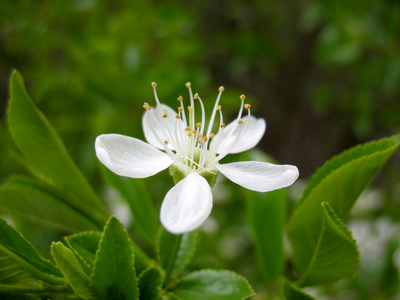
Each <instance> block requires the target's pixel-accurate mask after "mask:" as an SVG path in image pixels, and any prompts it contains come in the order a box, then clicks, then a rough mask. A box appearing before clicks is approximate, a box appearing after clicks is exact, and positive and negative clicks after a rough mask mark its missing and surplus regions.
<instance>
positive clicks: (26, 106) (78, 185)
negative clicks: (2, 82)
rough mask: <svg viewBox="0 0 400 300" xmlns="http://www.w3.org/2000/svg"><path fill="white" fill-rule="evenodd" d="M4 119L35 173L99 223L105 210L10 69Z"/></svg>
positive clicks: (19, 80) (103, 221) (101, 223)
mask: <svg viewBox="0 0 400 300" xmlns="http://www.w3.org/2000/svg"><path fill="white" fill-rule="evenodd" d="M10 94H11V98H10V104H9V108H8V122H9V126H10V130H11V133H12V136H13V138H14V140H15V142H16V144H17V145H18V147H19V149H20V150H21V152H22V153H23V155H24V156H25V160H26V161H27V163H28V165H29V167H30V168H31V170H32V171H34V172H35V173H36V175H37V176H39V177H41V179H43V180H45V181H46V182H48V183H50V184H52V185H54V186H55V187H57V188H59V189H60V190H62V191H64V192H65V193H67V191H68V193H71V194H72V197H70V198H68V199H66V200H69V201H70V203H69V204H70V205H71V206H73V207H74V208H76V209H77V210H79V211H82V212H84V213H85V214H86V215H88V216H91V218H92V220H93V221H94V222H95V223H96V224H98V225H99V226H101V227H102V226H103V225H104V223H105V220H106V219H107V216H108V212H107V210H106V208H105V206H104V205H103V203H102V202H101V200H100V199H99V198H98V196H97V195H96V193H95V192H94V191H93V189H92V188H91V186H90V185H89V183H88V182H87V181H86V179H85V177H84V176H83V175H82V173H81V172H80V170H79V169H78V168H77V166H76V165H75V163H74V162H73V160H72V159H71V157H70V156H69V154H68V152H67V150H66V148H65V146H64V144H63V143H62V141H61V139H60V138H59V136H58V135H57V133H56V132H55V130H54V129H53V127H52V126H51V125H50V123H49V122H48V120H47V119H46V117H45V116H44V115H43V114H42V112H41V111H39V110H38V109H37V107H36V106H35V104H34V103H33V102H32V100H31V99H30V97H29V95H28V94H27V92H26V90H25V87H24V81H23V79H22V76H21V75H20V74H19V73H18V72H17V71H14V72H13V74H12V76H11V84H10Z"/></svg>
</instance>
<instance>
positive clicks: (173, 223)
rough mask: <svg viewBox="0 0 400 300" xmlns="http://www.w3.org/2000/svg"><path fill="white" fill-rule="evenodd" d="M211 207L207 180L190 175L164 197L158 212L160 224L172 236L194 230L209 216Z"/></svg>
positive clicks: (193, 174)
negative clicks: (172, 234)
mask: <svg viewBox="0 0 400 300" xmlns="http://www.w3.org/2000/svg"><path fill="white" fill-rule="evenodd" d="M212 205H213V203H212V194H211V188H210V185H209V184H208V182H207V180H205V179H204V178H203V177H201V176H200V175H199V174H197V173H190V174H189V175H188V176H186V177H185V178H184V179H182V180H181V181H179V182H178V184H177V185H175V186H174V187H173V188H172V189H170V190H169V191H168V193H167V195H166V196H165V198H164V201H163V203H162V205H161V211H160V219H161V224H162V225H163V226H164V227H165V229H167V230H168V231H169V232H171V233H174V234H181V233H184V232H188V231H192V230H195V229H197V228H198V227H200V225H201V224H203V222H204V221H205V220H206V219H207V217H208V216H209V215H210V213H211V209H212Z"/></svg>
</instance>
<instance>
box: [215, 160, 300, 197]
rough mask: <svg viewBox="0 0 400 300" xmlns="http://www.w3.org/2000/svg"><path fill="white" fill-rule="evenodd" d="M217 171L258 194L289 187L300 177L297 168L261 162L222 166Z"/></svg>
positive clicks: (244, 162)
mask: <svg viewBox="0 0 400 300" xmlns="http://www.w3.org/2000/svg"><path fill="white" fill-rule="evenodd" d="M217 169H218V170H219V171H220V172H221V173H222V174H224V175H225V176H226V177H228V178H229V179H230V180H232V181H233V182H234V183H237V184H239V185H241V186H243V187H245V188H247V189H249V190H253V191H256V192H269V191H273V190H277V189H280V188H283V187H287V186H289V185H291V184H292V183H293V182H295V181H296V179H297V177H299V170H298V169H297V168H296V167H295V166H291V165H275V164H270V163H265V162H259V161H242V162H234V163H229V164H221V165H218V166H217Z"/></svg>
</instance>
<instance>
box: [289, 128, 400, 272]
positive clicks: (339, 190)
mask: <svg viewBox="0 0 400 300" xmlns="http://www.w3.org/2000/svg"><path fill="white" fill-rule="evenodd" d="M399 145H400V135H396V136H393V137H390V138H386V139H382V140H379V141H374V142H370V143H368V144H364V145H359V146H357V147H355V148H352V149H350V150H348V151H345V152H343V153H342V154H340V155H338V156H336V157H334V158H332V159H331V160H329V161H328V162H326V163H325V164H324V166H322V167H321V168H320V169H319V170H318V171H317V172H316V173H315V174H314V175H313V176H312V178H311V180H310V181H309V183H308V185H307V188H306V189H305V191H304V193H303V196H302V199H301V200H300V201H299V204H298V205H297V208H296V209H295V211H294V212H293V215H292V217H291V219H290V223H289V238H290V241H291V244H292V248H293V261H294V264H295V266H296V268H297V270H298V272H299V273H300V274H304V272H305V271H306V270H307V268H308V265H309V264H310V261H311V259H312V256H313V254H314V252H315V248H316V246H317V244H318V239H319V237H320V235H321V227H322V222H323V215H322V214H321V203H322V202H327V203H329V205H330V206H331V207H332V209H333V210H334V211H335V212H336V214H337V215H338V217H339V218H341V219H342V218H344V217H345V216H346V215H347V213H348V212H349V211H350V209H351V207H352V206H353V204H354V203H355V201H356V200H357V198H358V197H359V195H360V194H361V192H362V191H363V190H364V189H365V188H366V186H367V185H368V184H369V182H370V181H371V180H372V178H373V177H374V176H375V174H376V173H377V172H378V171H379V169H380V168H381V167H382V166H383V165H384V164H385V162H386V161H387V160H388V159H389V158H390V156H391V155H392V154H393V153H394V152H395V151H396V150H397V148H398V147H399Z"/></svg>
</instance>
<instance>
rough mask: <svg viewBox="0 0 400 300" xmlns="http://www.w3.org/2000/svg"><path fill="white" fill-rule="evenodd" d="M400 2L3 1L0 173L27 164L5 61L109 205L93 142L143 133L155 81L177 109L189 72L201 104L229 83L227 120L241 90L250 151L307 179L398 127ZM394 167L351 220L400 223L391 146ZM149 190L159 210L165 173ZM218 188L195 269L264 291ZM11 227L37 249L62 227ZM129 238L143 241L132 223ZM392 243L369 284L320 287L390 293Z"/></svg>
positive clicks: (237, 196) (394, 277)
mask: <svg viewBox="0 0 400 300" xmlns="http://www.w3.org/2000/svg"><path fill="white" fill-rule="evenodd" d="M399 6H400V2H399V1H396V0H386V1H356V0H351V1H334V0H332V1H322V0H319V1H318V0H309V1H305V0H302V1H290V0H288V1H270V0H269V1H262V0H253V1H239V0H218V1H211V0H202V1H200V0H196V1H141V0H135V1H96V0H70V1H64V0H61V1H56V0H53V1H28V0H25V1H11V0H6V1H1V2H0V101H1V102H0V103H1V106H0V108H1V119H2V122H1V125H0V141H1V142H0V157H1V160H0V179H1V181H2V182H4V181H5V180H6V178H8V177H9V176H10V175H11V174H13V173H24V172H26V171H25V170H24V169H23V168H22V167H21V165H20V164H19V163H18V161H19V157H18V155H15V153H16V152H18V151H17V150H16V147H15V145H14V144H13V143H12V142H11V137H10V135H9V133H8V131H7V130H8V129H7V125H6V121H5V118H6V115H5V112H6V107H7V103H8V98H9V92H8V86H9V77H10V74H11V71H12V69H13V68H16V69H18V70H19V71H20V73H21V74H22V75H23V77H24V80H25V84H26V86H27V89H28V92H29V94H30V95H31V97H32V99H33V100H34V101H35V103H36V105H37V106H38V107H39V108H40V110H41V111H43V113H44V114H45V115H46V116H47V117H48V118H49V120H50V122H51V123H52V124H53V126H54V127H55V129H56V130H57V132H58V133H59V134H60V136H61V138H62V139H63V141H64V143H65V145H66V146H67V148H68V150H69V152H70V154H71V155H72V157H73V158H74V160H75V161H76V162H77V165H78V166H79V167H80V169H81V170H82V171H83V173H84V174H85V176H86V177H87V178H88V179H89V181H90V183H91V184H92V186H94V187H95V189H96V191H97V192H99V193H100V194H101V195H102V199H103V200H104V199H105V200H109V202H108V203H107V204H108V205H109V206H113V204H114V203H115V202H116V201H115V198H119V197H118V196H116V194H115V191H113V190H110V188H109V187H106V186H105V184H104V180H103V179H102V176H101V169H100V168H99V165H100V164H99V163H98V161H97V159H96V158H95V154H94V146H93V145H94V140H95V138H96V136H97V135H99V134H102V133H112V132H114V133H120V134H125V135H129V136H135V137H138V138H143V133H142V129H141V116H142V113H143V110H142V106H141V105H142V104H143V102H144V101H146V102H149V103H150V104H152V103H153V104H154V100H153V94H152V90H151V86H150V83H151V82H152V81H155V82H157V84H158V93H159V97H160V99H161V100H162V101H163V102H164V103H167V104H169V105H171V106H173V107H175V106H177V104H178V102H177V101H176V100H175V99H176V98H177V97H178V96H179V95H180V94H182V95H183V96H184V97H187V94H186V93H187V90H186V88H185V87H184V83H186V82H187V81H191V82H192V86H193V88H194V92H199V93H200V95H201V96H202V99H203V100H205V102H206V103H205V105H206V106H207V107H211V106H212V105H213V101H214V99H215V97H216V95H217V92H218V86H220V85H223V86H225V88H226V92H225V93H224V95H223V98H222V102H221V105H222V106H223V110H224V114H225V115H226V118H227V119H230V118H229V117H228V116H231V117H232V118H233V116H234V114H235V113H236V111H237V109H238V107H239V101H238V100H239V98H238V96H239V95H240V94H241V93H245V94H246V95H247V97H248V102H249V103H251V104H252V105H253V108H254V109H253V110H252V111H253V113H254V114H255V115H257V116H259V117H264V118H266V120H267V123H268V129H267V133H266V136H265V137H264V139H263V140H262V141H261V143H260V145H259V147H260V148H261V149H262V150H264V151H266V152H267V153H269V154H271V155H272V156H273V157H274V158H275V159H276V160H278V161H279V162H282V163H289V164H293V165H297V166H298V167H299V170H300V174H301V178H302V179H307V178H308V177H309V176H310V175H311V174H312V173H313V172H314V171H315V169H316V168H317V167H318V166H320V165H322V164H323V162H324V161H325V160H327V159H328V158H330V157H331V156H332V155H334V154H337V153H339V152H341V151H343V150H344V149H347V148H349V147H351V146H354V145H356V144H358V143H360V142H364V141H368V140H372V139H375V138H380V137H383V136H390V135H393V134H396V133H398V132H399V131H400V130H399V129H400V117H399V116H400V84H399V82H400V51H399V46H400V24H399V20H400V10H399V8H400V7H399ZM245 155H247V154H245ZM237 157H238V156H231V157H230V158H229V157H228V158H227V159H231V160H235V159H236V158H237ZM391 162H392V163H391V164H389V165H388V166H386V167H385V168H384V170H383V172H382V173H381V174H380V175H379V177H378V178H377V179H376V182H374V185H373V186H378V187H379V189H380V191H381V192H380V199H379V201H380V203H381V204H380V206H379V207H378V208H377V209H375V210H372V211H369V212H368V213H367V214H364V215H359V216H358V218H359V219H360V221H364V220H367V221H368V222H370V223H374V222H378V221H379V220H381V218H386V219H388V220H390V222H392V223H393V224H395V225H396V226H398V225H399V220H400V209H399V208H398V207H399V205H398V204H399V201H400V199H399V197H398V194H399V188H398V182H399V180H400V175H399V174H398V170H399V169H400V168H399V167H400V159H399V155H398V154H397V156H395V157H394V158H393V159H392V161H391ZM144 186H146V187H147V188H149V187H155V186H156V187H157V188H156V189H155V188H149V192H150V196H152V198H153V199H154V200H155V201H157V207H159V205H160V202H161V200H162V199H163V197H164V195H165V193H166V192H167V191H168V189H169V188H170V187H171V186H172V180H171V178H170V177H169V176H168V174H167V172H164V173H163V174H160V175H158V176H156V177H153V178H150V179H146V180H144ZM218 193H220V195H223V196H220V197H218ZM216 194H217V195H216V196H215V198H216V205H215V208H214V210H213V213H212V215H211V218H212V220H213V222H214V223H213V224H214V225H215V226H216V227H217V229H216V230H215V229H213V227H212V226H209V227H210V228H209V229H208V231H207V230H205V231H203V232H201V236H200V242H199V245H198V248H199V249H198V251H197V252H198V253H196V255H195V259H194V262H192V264H191V268H193V269H196V268H198V267H202V268H207V267H210V268H219V267H220V268H222V267H223V268H228V269H231V270H235V271H237V272H239V273H240V274H243V275H245V276H246V277H247V278H248V279H249V281H250V282H251V283H252V285H253V287H254V288H255V290H256V291H258V292H260V291H261V293H262V292H263V289H264V288H265V285H264V283H263V282H262V281H261V280H260V278H261V276H260V274H259V273H257V272H258V271H255V270H254V268H253V269H250V268H249V266H255V265H256V258H255V254H254V249H253V246H252V242H251V238H250V233H249V229H248V228H247V225H246V221H245V214H244V213H243V208H244V203H243V199H242V198H243V194H244V193H243V191H242V189H241V188H240V187H237V186H233V185H232V186H231V185H229V184H228V183H226V182H223V183H222V184H221V191H216ZM295 197H296V199H298V198H299V195H298V194H296V195H295ZM256 200H257V199H255V200H254V201H256ZM289 204H290V205H288V207H287V210H288V211H290V209H291V208H292V205H291V204H293V203H289ZM285 209H286V208H285ZM127 210H128V208H127ZM15 222H16V223H17V224H18V228H20V229H21V231H22V233H23V234H24V235H25V236H26V237H27V238H28V239H29V240H30V241H32V243H33V244H34V245H35V246H36V247H37V248H38V249H39V250H41V252H43V253H48V249H49V245H50V244H51V241H52V240H57V239H61V236H63V235H66V234H67V233H68V232H65V231H64V230H65V229H61V230H59V229H54V230H52V229H49V228H48V227H47V226H45V225H37V224H36V223H35V226H30V225H31V224H30V223H29V221H27V220H23V219H16V220H15ZM43 230H46V232H47V234H46V236H43V235H42V234H41V232H42V231H43ZM131 233H132V234H133V235H134V236H135V237H137V238H138V239H139V240H140V239H142V244H143V246H144V247H146V245H147V244H146V243H147V242H146V239H145V238H143V237H142V236H141V235H140V233H139V232H136V230H135V229H133V228H131ZM387 243H388V245H387V247H386V248H385V251H386V252H385V253H384V254H382V255H383V256H384V263H383V264H382V266H381V267H380V269H378V270H375V272H374V274H377V275H376V276H377V277H376V278H374V284H373V285H371V284H370V282H368V280H359V279H354V280H352V281H348V282H344V283H343V282H342V283H341V284H338V285H336V286H332V287H329V288H326V290H325V291H323V293H325V294H331V295H334V296H336V297H339V296H338V295H340V297H341V298H339V299H347V298H344V297H345V296H346V295H357V296H354V297H356V298H348V299H367V298H366V297H371V298H370V299H378V297H383V298H382V299H385V297H390V296H391V295H393V294H395V293H396V291H397V288H396V286H397V285H398V274H397V272H398V270H396V268H395V266H394V264H393V257H394V256H393V253H394V252H395V251H396V249H397V247H398V244H399V240H396V239H395V240H391V241H388V242H387ZM361 260H362V257H361ZM288 275H289V276H290V274H288ZM271 288H272V287H270V288H269V289H271ZM264 292H265V293H267V292H268V291H264ZM343 295H344V296H343ZM366 295H369V296H366ZM348 297H350V296H348ZM357 297H359V298H357Z"/></svg>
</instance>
